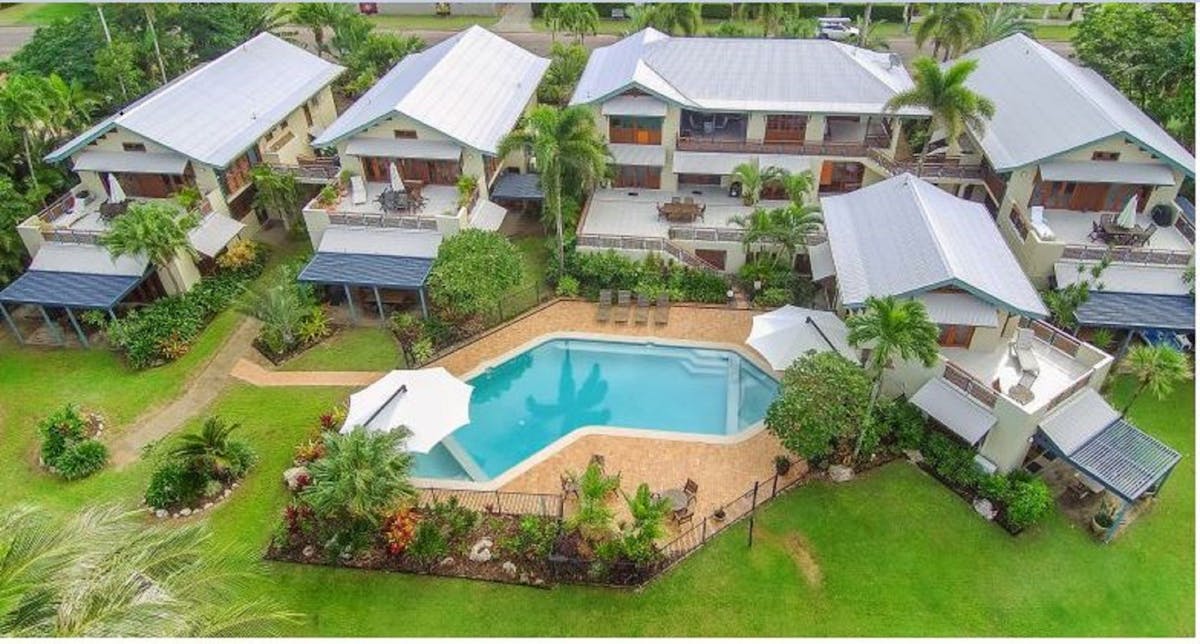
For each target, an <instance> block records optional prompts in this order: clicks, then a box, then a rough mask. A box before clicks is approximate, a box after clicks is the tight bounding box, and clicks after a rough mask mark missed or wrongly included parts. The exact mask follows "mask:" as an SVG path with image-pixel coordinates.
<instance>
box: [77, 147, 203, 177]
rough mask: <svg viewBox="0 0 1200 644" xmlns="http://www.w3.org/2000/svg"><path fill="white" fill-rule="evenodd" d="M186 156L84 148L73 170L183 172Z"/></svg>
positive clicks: (186, 162)
mask: <svg viewBox="0 0 1200 644" xmlns="http://www.w3.org/2000/svg"><path fill="white" fill-rule="evenodd" d="M187 164H188V158H187V157H185V156H183V155H182V154H173V153H170V152H165V153H155V152H116V151H109V150H84V151H83V152H82V153H81V154H80V155H79V157H78V158H76V159H75V166H74V170H76V171H79V170H91V171H93V172H145V173H149V174H183V171H184V170H185V169H186V168H187Z"/></svg>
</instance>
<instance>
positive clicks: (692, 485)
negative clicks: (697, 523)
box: [683, 479, 700, 507]
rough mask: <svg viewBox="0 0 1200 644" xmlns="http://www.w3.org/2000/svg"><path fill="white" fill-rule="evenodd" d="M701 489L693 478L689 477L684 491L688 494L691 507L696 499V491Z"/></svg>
mask: <svg viewBox="0 0 1200 644" xmlns="http://www.w3.org/2000/svg"><path fill="white" fill-rule="evenodd" d="M699 491H700V486H699V485H698V484H697V483H696V482H695V481H693V480H692V479H688V480H687V483H684V484H683V493H684V494H686V495H687V498H688V506H689V507H690V506H691V505H692V503H694V502H695V501H696V493H697V492H699Z"/></svg>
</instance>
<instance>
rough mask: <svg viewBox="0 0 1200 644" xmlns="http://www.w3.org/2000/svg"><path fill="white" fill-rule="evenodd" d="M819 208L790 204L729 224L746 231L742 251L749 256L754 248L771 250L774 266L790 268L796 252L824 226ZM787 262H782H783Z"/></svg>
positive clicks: (757, 210)
mask: <svg viewBox="0 0 1200 644" xmlns="http://www.w3.org/2000/svg"><path fill="white" fill-rule="evenodd" d="M820 212H821V211H820V208H819V207H817V206H816V205H808V206H805V205H799V204H795V203H792V204H788V205H787V206H785V207H783V208H772V209H770V210H768V209H766V208H755V209H754V210H753V211H752V212H751V213H750V214H749V215H737V216H734V217H730V218H729V223H731V224H734V225H736V226H740V227H741V228H742V230H743V234H742V247H743V248H744V249H745V253H746V255H750V253H751V251H752V250H753V249H754V247H755V246H770V247H772V251H771V252H770V256H771V261H772V263H774V264H777V265H778V264H785V265H787V266H791V262H792V259H793V258H794V257H795V255H796V249H798V248H800V247H801V246H803V245H804V243H805V240H807V238H808V236H809V235H811V234H812V233H814V232H816V230H817V229H818V227H819V226H820V224H821V215H820ZM785 258H786V259H787V262H783V260H784V259H785Z"/></svg>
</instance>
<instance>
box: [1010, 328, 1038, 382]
mask: <svg viewBox="0 0 1200 644" xmlns="http://www.w3.org/2000/svg"><path fill="white" fill-rule="evenodd" d="M1008 348H1009V352H1010V353H1011V354H1012V355H1013V357H1015V358H1016V359H1017V364H1018V365H1020V367H1021V371H1023V372H1025V373H1030V374H1033V375H1035V376H1036V375H1037V374H1038V371H1039V370H1040V367H1038V360H1037V356H1036V355H1034V353H1033V329H1029V328H1023V329H1017V334H1016V337H1014V338H1013V339H1012V342H1011V343H1010V344H1009V345H1008Z"/></svg>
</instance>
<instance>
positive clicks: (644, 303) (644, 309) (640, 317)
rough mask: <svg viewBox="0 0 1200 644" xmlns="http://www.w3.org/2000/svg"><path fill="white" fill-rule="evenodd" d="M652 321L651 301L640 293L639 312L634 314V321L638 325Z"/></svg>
mask: <svg viewBox="0 0 1200 644" xmlns="http://www.w3.org/2000/svg"><path fill="white" fill-rule="evenodd" d="M649 320H650V300H649V299H648V298H647V297H646V296H645V295H642V294H641V293H638V299H637V310H636V311H634V312H633V321H634V322H635V323H637V324H645V323H646V322H648V321H649Z"/></svg>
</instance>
